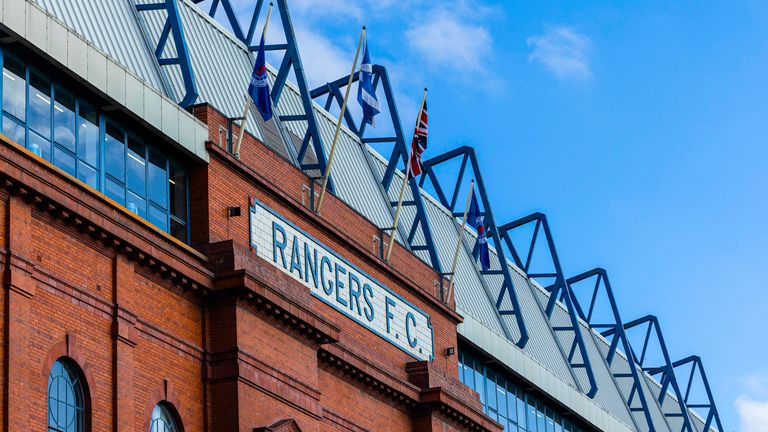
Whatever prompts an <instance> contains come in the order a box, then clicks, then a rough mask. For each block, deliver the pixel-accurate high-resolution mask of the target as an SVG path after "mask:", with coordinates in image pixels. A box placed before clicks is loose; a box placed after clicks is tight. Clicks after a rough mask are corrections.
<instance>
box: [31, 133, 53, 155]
mask: <svg viewBox="0 0 768 432" xmlns="http://www.w3.org/2000/svg"><path fill="white" fill-rule="evenodd" d="M27 148H28V149H30V150H31V151H32V152H33V153H35V154H37V155H39V156H40V157H42V158H43V159H45V160H51V142H50V141H48V140H47V139H45V138H43V137H41V136H40V135H38V134H37V133H36V132H33V131H29V145H28V146H27Z"/></svg>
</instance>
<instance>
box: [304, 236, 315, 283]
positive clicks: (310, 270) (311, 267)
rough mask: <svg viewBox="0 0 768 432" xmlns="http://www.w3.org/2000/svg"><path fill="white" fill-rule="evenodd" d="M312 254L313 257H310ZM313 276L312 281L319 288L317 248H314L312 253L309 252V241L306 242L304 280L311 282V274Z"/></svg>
mask: <svg viewBox="0 0 768 432" xmlns="http://www.w3.org/2000/svg"><path fill="white" fill-rule="evenodd" d="M310 256H311V259H310ZM310 275H311V276H312V283H314V284H315V288H317V249H312V255H310V254H309V243H304V278H305V279H304V281H305V282H309V276H310Z"/></svg>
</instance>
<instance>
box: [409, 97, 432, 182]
mask: <svg viewBox="0 0 768 432" xmlns="http://www.w3.org/2000/svg"><path fill="white" fill-rule="evenodd" d="M428 118H429V117H428V116H427V101H426V100H424V105H423V106H422V108H421V117H419V124H418V126H416V130H414V131H413V141H411V156H410V158H409V159H408V160H409V161H410V164H411V174H412V175H413V176H414V177H418V176H419V175H421V172H422V171H423V170H424V165H423V164H422V161H421V154H422V153H424V150H426V149H427V119H428Z"/></svg>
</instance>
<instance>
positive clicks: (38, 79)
mask: <svg viewBox="0 0 768 432" xmlns="http://www.w3.org/2000/svg"><path fill="white" fill-rule="evenodd" d="M29 75H30V77H29V85H30V87H29V127H30V128H32V130H34V131H35V132H37V133H38V134H40V136H42V137H43V138H45V139H48V140H50V139H51V110H52V107H51V82H50V81H48V79H47V78H45V77H43V76H42V75H40V74H37V73H34V72H32V73H30V74H29Z"/></svg>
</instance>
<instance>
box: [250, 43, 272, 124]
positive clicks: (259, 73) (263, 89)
mask: <svg viewBox="0 0 768 432" xmlns="http://www.w3.org/2000/svg"><path fill="white" fill-rule="evenodd" d="M265 57H266V56H265V55H264V35H263V34H262V35H261V42H259V52H258V54H256V63H255V64H254V65H253V74H251V83H250V85H248V94H249V95H250V96H251V99H253V103H254V104H256V108H257V109H258V110H259V113H260V114H261V118H263V119H264V121H267V120H269V119H271V118H272V100H271V99H270V97H269V80H268V79H267V61H266V58H265Z"/></svg>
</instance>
